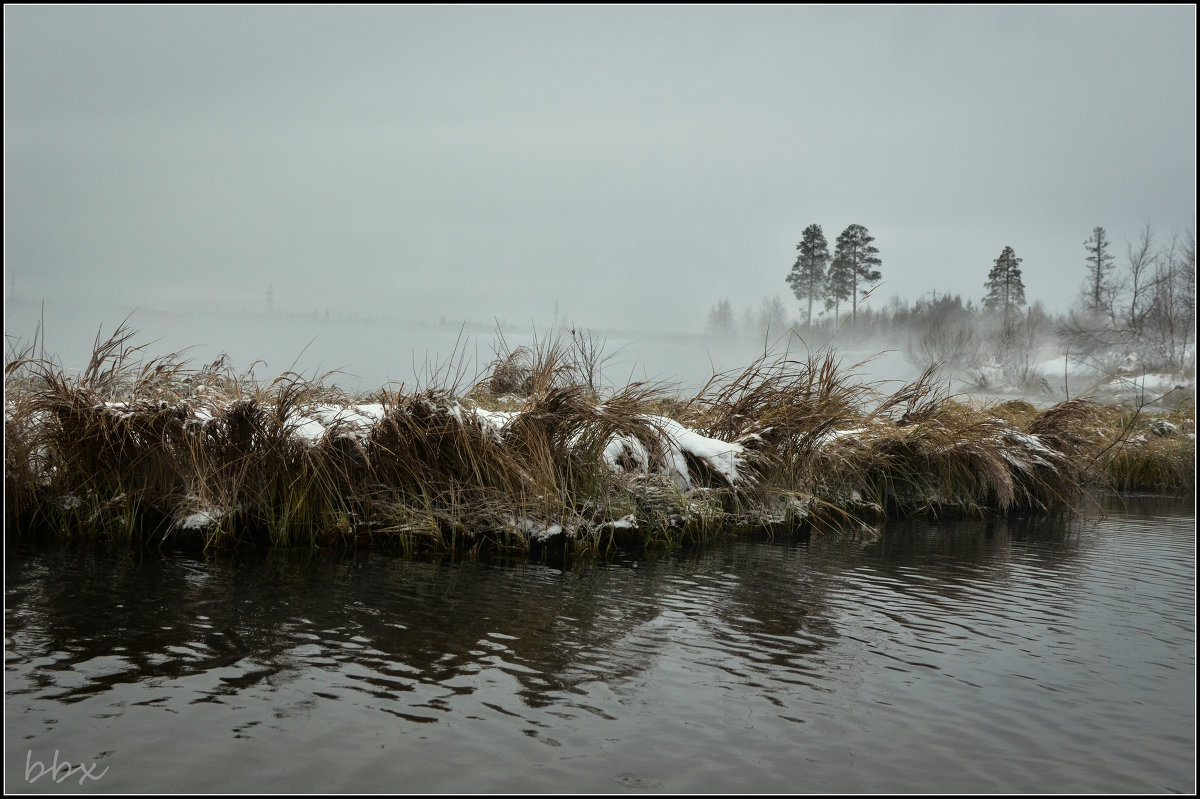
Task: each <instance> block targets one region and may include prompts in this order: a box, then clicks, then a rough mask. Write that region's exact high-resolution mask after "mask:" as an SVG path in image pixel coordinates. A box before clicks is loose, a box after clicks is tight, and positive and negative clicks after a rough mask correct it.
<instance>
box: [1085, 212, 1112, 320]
mask: <svg viewBox="0 0 1200 799" xmlns="http://www.w3.org/2000/svg"><path fill="white" fill-rule="evenodd" d="M1083 246H1084V247H1086V248H1087V251H1088V256H1087V263H1088V280H1087V288H1086V289H1085V291H1086V305H1087V309H1088V310H1089V311H1092V312H1093V313H1101V312H1109V313H1110V314H1111V312H1112V302H1111V299H1112V294H1113V285H1112V280H1110V279H1109V273H1110V272H1112V268H1113V265H1112V262H1113V257H1112V256H1111V255H1109V254H1108V252H1107V250H1108V246H1109V241H1108V239H1107V238H1106V237H1105V233H1104V228H1102V227H1097V228H1093V229H1092V237H1091V238H1090V239H1088V240H1087V241H1085V242H1084V243H1083Z"/></svg>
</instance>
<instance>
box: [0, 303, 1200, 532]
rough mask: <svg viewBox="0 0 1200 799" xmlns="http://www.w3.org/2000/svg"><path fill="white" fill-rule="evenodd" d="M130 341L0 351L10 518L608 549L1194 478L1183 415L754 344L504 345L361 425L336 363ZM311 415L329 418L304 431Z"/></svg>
mask: <svg viewBox="0 0 1200 799" xmlns="http://www.w3.org/2000/svg"><path fill="white" fill-rule="evenodd" d="M132 339H133V333H132V332H131V331H129V330H128V329H127V328H125V327H124V326H123V325H122V326H121V327H120V328H118V330H117V331H116V333H114V334H113V336H111V337H110V338H109V339H107V340H103V341H101V340H99V339H98V340H97V342H96V346H95V348H94V354H93V356H92V358H91V360H90V362H89V363H88V365H87V367H86V368H85V369H84V370H83V371H82V372H80V373H79V374H77V375H74V374H68V373H67V372H66V371H65V370H64V369H62V368H61V366H59V365H57V364H55V363H54V362H53V361H52V360H49V359H46V358H44V357H43V356H41V355H35V353H34V352H33V350H32V349H31V348H26V349H25V350H23V351H21V352H19V353H12V352H10V354H9V358H8V362H7V364H6V368H5V389H6V391H5V394H6V398H5V399H6V412H5V445H6V446H5V489H6V503H5V510H6V519H7V520H8V522H9V529H10V530H13V531H14V533H13V534H15V535H21V534H25V533H32V532H33V531H44V532H48V533H49V534H52V535H63V534H70V535H81V536H85V535H103V536H109V537H113V538H123V539H129V540H146V541H151V540H162V539H163V538H175V539H181V540H199V541H203V542H204V544H205V545H206V546H218V545H227V544H231V543H237V542H255V543H266V544H270V545H273V546H295V545H304V546H318V545H325V544H333V543H341V544H350V543H379V542H388V543H391V544H394V545H397V546H399V547H401V548H403V549H405V550H406V551H419V550H425V549H434V550H459V549H467V548H472V547H477V546H478V545H480V543H481V542H488V543H489V544H490V545H493V546H499V547H506V548H515V549H528V548H530V547H532V546H536V545H538V542H539V541H540V540H554V541H564V542H565V544H566V545H567V546H569V547H572V548H574V549H576V550H600V549H604V548H606V547H609V546H612V545H613V544H614V542H622V543H633V544H636V545H643V546H657V545H661V546H675V545H679V544H680V543H683V542H687V541H697V540H705V539H709V538H712V537H714V536H719V535H726V534H730V533H731V532H737V531H740V530H745V529H748V528H760V527H771V528H775V527H779V526H784V527H787V528H789V529H795V528H797V527H803V526H814V527H819V528H825V529H860V528H861V527H862V525H863V524H867V523H872V522H874V521H876V520H878V519H881V518H885V517H894V516H910V515H918V514H932V515H943V514H948V513H974V514H983V513H989V512H1000V513H1003V512H1011V511H1036V512H1043V513H1054V512H1059V511H1064V510H1070V509H1072V508H1073V507H1075V506H1076V505H1077V503H1078V502H1079V501H1080V500H1081V498H1083V497H1084V496H1085V494H1086V492H1087V491H1088V490H1103V489H1107V488H1110V487H1111V488H1116V489H1119V490H1155V491H1180V490H1185V489H1193V488H1194V480H1195V438H1194V432H1195V411H1194V408H1190V407H1189V408H1181V409H1177V410H1176V411H1174V412H1173V413H1172V414H1170V415H1169V416H1161V415H1159V416H1153V417H1152V416H1149V415H1146V414H1142V413H1138V412H1135V411H1134V410H1133V409H1114V408H1110V407H1107V406H1100V405H1096V404H1094V403H1092V402H1089V401H1088V400H1085V399H1074V400H1071V401H1068V402H1064V403H1060V404H1058V405H1055V406H1053V407H1051V408H1048V409H1045V410H1042V411H1038V410H1037V409H1036V408H1034V407H1033V406H1032V405H1030V404H1029V403H1026V402H1023V401H1013V402H1007V403H1001V404H995V405H990V406H989V405H980V404H977V403H974V402H971V401H968V400H963V399H960V398H955V397H950V396H947V395H946V393H945V391H944V389H943V388H942V387H941V385H940V384H939V383H938V381H937V380H936V379H935V374H934V372H933V371H932V370H929V371H927V372H926V373H924V374H923V375H921V376H920V377H919V378H918V379H917V380H915V381H913V382H912V383H910V384H908V385H906V386H903V387H902V388H901V389H900V390H898V391H895V392H893V393H890V394H883V395H881V394H879V393H878V392H877V391H876V390H875V389H874V388H873V387H871V386H867V385H863V384H862V383H860V382H856V381H854V380H853V379H852V377H851V375H852V372H853V370H852V369H851V370H844V369H843V368H842V367H841V365H840V363H839V362H838V361H837V359H836V357H835V356H834V355H833V354H821V355H817V356H809V357H807V358H795V357H792V356H791V355H789V354H787V353H785V354H783V355H764V356H763V357H761V358H759V359H757V360H756V361H755V362H754V363H752V364H751V365H750V366H748V367H747V368H746V369H744V370H740V371H736V372H732V373H728V374H718V375H714V376H713V378H712V380H710V381H709V383H708V384H707V385H706V386H705V387H704V388H703V389H702V390H700V391H699V392H698V393H696V394H695V395H694V396H692V397H690V398H688V397H679V396H677V395H675V394H674V393H672V392H670V391H668V390H667V389H665V388H664V387H661V386H656V385H652V384H647V383H634V384H632V385H628V386H625V387H623V388H621V389H617V390H613V389H605V388H604V387H603V386H602V385H600V381H599V368H600V367H599V364H600V363H601V362H602V358H601V357H600V354H599V352H598V350H597V347H596V345H595V341H594V340H592V339H584V338H580V337H576V338H575V339H573V340H572V341H570V342H562V341H557V340H554V341H543V342H540V343H537V344H536V345H535V346H534V347H531V348H517V349H516V350H509V349H508V348H507V346H506V345H502V346H501V347H499V348H498V349H497V358H496V360H495V361H494V362H493V364H492V365H491V367H490V370H489V373H488V374H487V376H485V377H484V378H483V379H482V380H480V381H478V382H476V383H475V384H473V385H460V383H461V380H460V378H459V377H450V372H448V371H443V372H435V373H434V377H437V376H438V375H441V377H440V378H439V379H440V381H441V382H440V384H439V382H438V379H435V380H432V381H430V384H428V385H426V386H425V387H423V388H420V389H418V390H415V391H405V390H404V389H403V388H401V389H400V390H399V391H386V390H385V391H381V392H379V393H378V394H377V395H375V396H374V397H372V398H371V400H372V401H373V402H376V403H379V404H380V406H381V407H382V410H381V412H380V413H379V415H378V421H377V422H375V423H373V424H370V425H367V426H366V427H364V426H363V424H362V422H361V420H343V421H334V420H332V415H331V413H329V409H330V408H333V409H341V408H350V407H351V406H353V405H355V403H356V402H359V403H361V402H362V400H361V399H359V398H355V397H350V396H347V395H345V394H344V393H342V392H340V391H339V390H337V389H336V388H335V387H331V386H329V385H327V382H326V381H327V379H328V377H329V376H328V375H326V376H322V377H314V378H312V379H306V378H304V377H303V376H301V375H299V374H295V373H291V372H289V373H286V374H284V375H282V376H280V377H279V378H277V379H275V380H272V381H270V382H265V383H264V382H261V381H258V380H257V379H255V378H254V376H253V373H252V371H251V372H247V373H244V374H241V375H239V374H236V373H234V372H233V370H232V369H231V368H230V367H229V365H228V363H227V362H225V361H224V360H223V359H220V360H218V361H216V362H214V363H212V364H208V365H206V366H203V367H201V368H200V369H196V370H192V369H190V368H188V367H187V366H186V362H184V361H182V360H181V359H180V358H179V357H178V355H175V354H172V355H169V356H165V357H162V358H146V357H145V354H144V348H143V347H141V346H134V345H133V344H132ZM500 411H503V413H500ZM323 413H324V414H325V416H321V415H322V414H323ZM317 417H321V418H324V419H325V420H326V423H325V424H324V425H323V427H322V430H323V433H322V434H321V435H319V436H316V437H312V436H309V435H306V434H303V433H305V429H304V428H305V425H309V424H311V420H312V419H314V418H317ZM678 425H684V426H685V427H684V428H680V427H679V426H678ZM673 431H674V432H673ZM679 431H683V432H682V433H680V432H679ZM689 431H695V433H697V434H699V435H702V436H705V437H707V438H708V439H718V440H719V441H720V442H728V443H727V444H725V445H723V446H725V447H726V448H727V449H728V450H732V451H733V452H732V453H726V456H725V457H727V458H728V459H733V460H730V461H729V462H730V463H732V462H733V461H734V460H736V463H737V469H736V476H735V473H734V472H733V471H730V470H729V469H728V468H727V467H728V464H727V463H726V462H725V461H722V462H721V463H722V464H726V465H725V466H721V467H720V468H718V467H719V466H720V464H717V463H715V462H713V461H710V460H708V459H707V457H708V456H705V455H704V454H703V453H702V451H700V450H697V451H693V450H692V449H689V447H688V446H686V445H684V443H683V442H681V440H677V439H676V438H674V437H673V436H675V435H680V434H682V435H685V436H688V435H691V433H690V432H689ZM713 443H715V442H711V441H710V442H708V445H711V444H713ZM559 534H561V535H559ZM556 535H557V537H556Z"/></svg>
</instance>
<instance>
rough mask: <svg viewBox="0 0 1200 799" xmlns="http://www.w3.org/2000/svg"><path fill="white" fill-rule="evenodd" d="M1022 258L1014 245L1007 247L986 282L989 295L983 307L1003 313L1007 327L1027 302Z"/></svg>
mask: <svg viewBox="0 0 1200 799" xmlns="http://www.w3.org/2000/svg"><path fill="white" fill-rule="evenodd" d="M1021 260H1022V259H1020V258H1018V257H1017V254H1016V253H1015V252H1013V248H1012V247H1005V248H1004V251H1003V252H1001V253H1000V257H999V258H997V259H996V261H995V266H993V267H992V271H990V272H988V279H987V283H985V284H984V288H985V289H987V295H986V296H985V297H984V298H983V308H984V310H986V311H989V312H992V313H996V312H1001V313H1003V314H1004V324H1005V327H1007V326H1008V324H1009V323H1010V321H1011V319H1012V315H1013V313H1014V312H1015V311H1016V310H1017V309H1019V308H1020V307H1021V306H1022V305H1024V304H1025V284H1024V283H1022V282H1021V268H1020V263H1021Z"/></svg>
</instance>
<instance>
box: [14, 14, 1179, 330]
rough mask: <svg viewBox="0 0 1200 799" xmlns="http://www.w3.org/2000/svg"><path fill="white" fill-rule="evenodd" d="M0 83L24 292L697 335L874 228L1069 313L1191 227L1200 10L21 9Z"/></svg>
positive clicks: (918, 254)
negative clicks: (1134, 250)
mask: <svg viewBox="0 0 1200 799" xmlns="http://www.w3.org/2000/svg"><path fill="white" fill-rule="evenodd" d="M4 114H5V118H4V131H5V144H4V166H5V171H4V175H5V176H4V200H5V235H4V260H5V269H6V271H7V272H8V279H7V280H6V282H5V285H6V291H11V292H13V293H15V295H17V296H20V297H23V298H26V299H33V300H41V299H47V300H62V301H74V300H78V301H84V300H87V301H93V300H94V301H102V302H116V303H118V304H127V305H128V306H129V307H130V309H132V308H134V307H154V308H163V309H179V310H195V309H202V308H205V307H210V306H211V307H221V308H229V309H241V308H246V309H250V310H261V309H262V308H263V307H264V305H265V299H266V292H267V287H268V285H269V284H270V285H272V286H273V288H274V301H275V305H276V308H277V309H295V310H299V311H304V312H308V311H311V310H318V311H324V310H330V311H331V312H333V313H335V314H336V313H348V312H352V311H358V312H360V313H366V314H383V313H394V314H397V315H400V316H404V317H416V318H427V319H431V320H435V319H438V318H440V317H446V318H448V319H474V320H483V321H487V320H491V319H492V318H493V317H497V318H500V319H505V320H509V321H513V322H522V321H525V320H535V321H540V322H542V323H547V322H549V321H550V320H551V319H552V318H553V313H554V310H555V306H556V304H557V306H558V308H559V314H560V317H565V318H567V319H570V320H572V321H575V322H576V323H578V324H580V325H586V326H594V327H608V326H618V327H632V328H635V329H676V330H684V331H687V330H699V329H700V328H702V327H703V324H704V320H705V317H706V316H707V313H708V310H709V308H710V307H711V306H712V305H713V304H714V303H716V302H717V301H718V300H721V299H729V300H730V301H731V302H732V303H733V305H734V307H735V308H741V307H743V306H745V305H755V306H757V305H758V303H759V302H760V301H761V300H762V299H763V298H764V297H767V296H771V295H779V296H780V297H781V298H782V299H784V300H785V301H786V302H787V303H788V307H789V308H790V309H791V310H793V311H794V312H795V311H798V307H799V304H798V303H797V302H796V300H795V299H794V298H793V297H792V296H791V295H790V292H789V290H788V287H787V285H786V283H785V282H784V279H785V276H786V274H787V272H788V270H789V269H790V267H791V264H792V262H793V260H794V259H795V254H796V253H795V246H796V243H797V242H798V241H799V240H800V237H801V234H802V232H803V230H804V228H805V227H806V226H808V225H809V224H812V223H817V224H820V225H821V226H822V227H823V228H824V232H825V235H826V237H827V238H828V239H829V241H830V245H831V248H832V244H833V242H834V240H835V239H836V237H837V235H838V233H840V232H841V231H842V229H844V228H845V227H846V226H847V225H849V224H851V223H857V224H861V225H864V226H866V227H867V228H868V230H869V231H870V232H871V234H872V235H874V236H875V238H876V241H875V244H876V246H877V247H878V248H879V251H880V256H881V258H882V260H883V265H882V269H881V271H882V273H883V278H884V280H883V285H882V286H881V287H880V288H879V290H878V293H877V297H879V298H880V301H882V300H886V299H887V298H889V297H891V296H893V295H899V296H900V297H902V298H905V299H915V298H916V297H918V296H919V295H921V294H922V293H928V292H929V291H934V290H936V291H938V292H939V293H941V292H951V293H958V294H962V295H963V297H964V299H966V298H968V297H969V298H972V299H974V300H975V301H976V302H978V301H979V299H980V298H981V297H982V295H983V283H984V281H985V279H986V276H987V272H988V270H989V269H990V268H991V266H992V262H993V261H994V259H996V258H997V257H998V256H999V254H1000V252H1001V250H1002V249H1003V248H1004V247H1005V246H1011V247H1013V248H1014V250H1015V251H1016V253H1017V255H1018V256H1019V257H1021V258H1023V259H1024V262H1023V264H1022V269H1023V270H1024V277H1025V284H1026V294H1027V297H1028V298H1029V299H1030V300H1031V301H1032V300H1042V301H1043V302H1044V303H1045V304H1046V305H1047V306H1048V307H1049V308H1050V309H1051V310H1065V309H1066V308H1067V306H1068V305H1069V304H1070V302H1071V301H1072V300H1073V299H1074V297H1075V296H1076V294H1077V293H1078V289H1079V287H1080V285H1081V283H1082V281H1083V277H1084V270H1085V263H1084V256H1085V252H1084V248H1083V242H1084V240H1085V239H1087V238H1088V237H1089V235H1090V233H1091V230H1092V228H1093V227H1094V226H1096V225H1101V226H1104V227H1106V228H1107V229H1108V231H1109V234H1110V237H1111V238H1113V239H1114V241H1115V242H1116V244H1117V248H1116V249H1117V250H1118V251H1119V252H1121V253H1123V251H1124V242H1125V241H1126V240H1128V239H1133V238H1134V237H1135V236H1136V235H1137V232H1138V229H1139V228H1140V227H1141V226H1142V225H1143V224H1144V223H1145V222H1146V221H1147V220H1149V221H1150V222H1152V223H1153V224H1154V225H1155V227H1156V228H1157V230H1158V231H1159V232H1160V234H1162V235H1164V236H1166V235H1169V234H1170V233H1171V232H1172V231H1176V230H1182V229H1184V228H1185V227H1191V226H1194V224H1195V197H1196V182H1195V177H1196V148H1195V140H1196V10H1195V7H1194V6H1192V5H1176V6H1159V7H1153V6H1149V7H1147V6H1141V7H1115V6H1096V7H1079V6H1073V7H1033V6H1021V7H990V8H965V7H963V8H947V7H912V8H907V7H865V8H863V7H855V8H833V7H803V6H790V7H789V6H770V7H765V6H764V7H753V6H702V7H701V6H695V7H689V6H664V7H652V6H603V7H577V6H514V7H491V6H489V7H476V6H426V7H419V6H400V7H374V6H372V7H341V6H339V7H315V8H313V7H286V6H273V7H236V6H191V7H162V8H145V7H139V6H125V7H90V6H63V7H49V8H48V7H40V6H24V7H13V6H5V8H4ZM873 301H874V300H873ZM115 321H119V320H115Z"/></svg>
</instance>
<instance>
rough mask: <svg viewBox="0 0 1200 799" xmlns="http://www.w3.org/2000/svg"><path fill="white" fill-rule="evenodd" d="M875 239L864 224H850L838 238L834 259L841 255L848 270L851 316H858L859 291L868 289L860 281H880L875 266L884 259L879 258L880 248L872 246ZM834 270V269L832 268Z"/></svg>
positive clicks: (864, 291)
mask: <svg viewBox="0 0 1200 799" xmlns="http://www.w3.org/2000/svg"><path fill="white" fill-rule="evenodd" d="M873 241H875V237H874V236H872V235H871V234H870V233H868V232H867V229H866V228H865V227H863V226H862V225H850V226H849V227H848V228H846V229H845V230H843V231H842V235H840V236H838V239H837V250H836V252H835V253H834V260H835V261H836V260H837V259H838V258H839V257H840V258H841V259H842V261H843V263H844V268H845V269H846V270H847V276H848V277H849V280H850V296H849V299H850V302H851V312H850V316H851V318H852V319H853V318H856V317H857V316H858V297H859V293H860V291H861V293H862V294H863V295H864V296H865V295H866V294H867V291H868V289H866V288H862V289H860V288H859V283H878V282H879V278H880V274H879V270H878V269H875V268H874V267H876V266H879V265H880V264H881V263H882V261H880V260H879V250H878V249H877V248H875V247H872V246H871V242H873ZM830 271H831V272H832V269H831V270H830Z"/></svg>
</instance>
